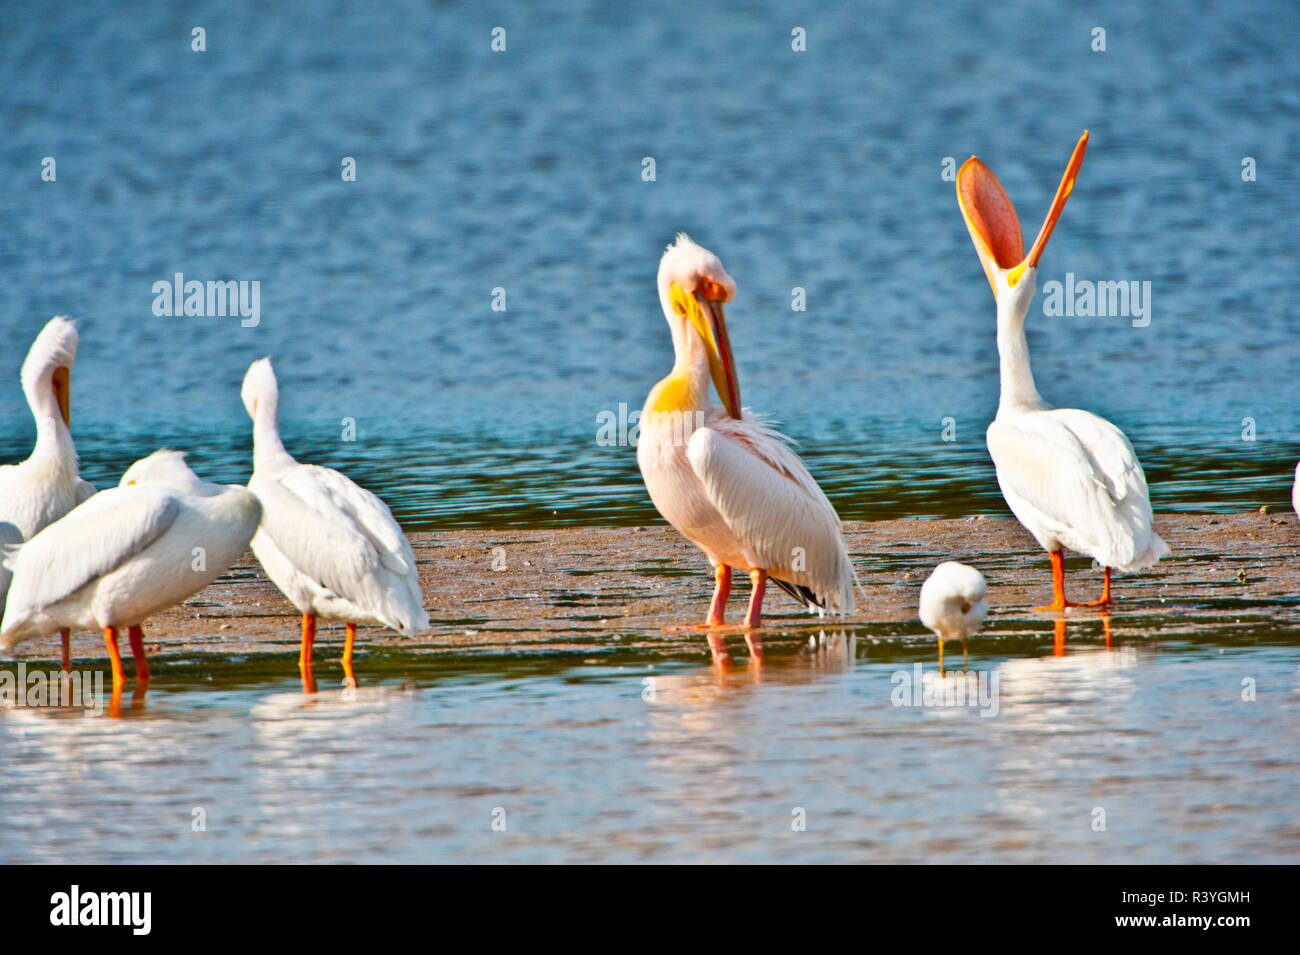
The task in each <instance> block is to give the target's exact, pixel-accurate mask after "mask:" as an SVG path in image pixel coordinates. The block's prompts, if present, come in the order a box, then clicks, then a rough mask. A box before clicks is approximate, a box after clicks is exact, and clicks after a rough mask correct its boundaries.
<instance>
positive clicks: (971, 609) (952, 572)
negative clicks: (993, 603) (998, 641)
mask: <svg viewBox="0 0 1300 955" xmlns="http://www.w3.org/2000/svg"><path fill="white" fill-rule="evenodd" d="M986 589H987V587H986V584H985V582H984V575H983V574H981V573H980V572H979V571H978V570H976V569H975V568H974V567H970V566H968V565H966V564H960V563H958V562H957V561H955V560H945V561H944V562H943V563H941V564H939V566H937V567H935V569H934V570H933V571H932V572H931V574H930V576H929V577H927V578H926V581H925V583H924V584H922V585H921V603H920V614H921V622H922V623H923V624H925V625H926V626H927V627H929V628H930V629H931V630H933V631H934V632H935V634H936V635H938V637H939V639H940V640H965V639H966V638H967V637H968V636H970V635H971V634H972V633H974V632H975V631H976V630H978V629H979V627H980V624H981V623H983V622H984V617H985V616H986V615H987V614H988V612H989V605H988V603H987V602H985V600H984V595H985V592H986Z"/></svg>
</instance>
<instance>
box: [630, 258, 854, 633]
mask: <svg viewBox="0 0 1300 955" xmlns="http://www.w3.org/2000/svg"><path fill="white" fill-rule="evenodd" d="M658 282H659V301H660V304H661V305H662V306H663V311H664V317H665V318H667V320H668V327H669V329H670V330H671V332H672V337H673V350H674V352H675V354H676V361H675V363H674V365H673V370H672V373H671V374H669V375H668V377H667V378H664V379H663V380H662V381H660V382H659V383H658V384H657V385H655V386H654V388H653V389H651V391H650V395H649V397H648V398H646V403H645V408H644V410H643V411H642V414H641V432H640V438H639V440H638V442H637V462H638V463H639V464H640V466H641V475H642V477H643V478H644V479H645V485H646V489H647V490H648V491H649V492H650V499H651V500H652V501H653V502H654V505H655V507H656V508H658V510H659V513H660V514H662V515H663V516H664V518H665V519H666V520H667V521H668V523H670V524H672V525H673V526H674V527H675V528H677V530H679V531H681V533H682V534H683V535H684V536H685V537H686V538H687V539H688V540H690V541H691V542H692V543H694V544H695V545H696V546H697V547H699V548H700V550H702V551H704V554H705V556H706V557H707V558H708V560H709V563H710V564H711V565H712V566H713V569H714V574H715V579H716V582H717V584H716V588H715V590H714V593H713V603H712V605H711V607H710V609H709V615H708V619H707V620H706V621H705V624H704V625H703V627H701V629H706V628H713V627H721V626H722V625H723V624H724V615H725V611H726V605H727V597H728V595H729V594H730V591H731V572H732V569H733V568H734V569H737V570H740V571H743V572H744V573H747V574H749V577H750V580H751V581H752V583H753V590H752V592H751V594H750V600H749V610H748V612H747V613H746V615H745V624H744V625H745V628H746V629H747V630H749V629H754V628H757V627H759V626H761V625H762V609H763V594H764V590H765V588H766V583H767V581H768V580H769V579H771V580H772V581H774V582H775V583H776V584H777V585H778V586H780V587H781V588H782V589H783V590H785V591H786V592H787V593H789V594H790V595H791V596H792V597H794V598H795V600H797V601H799V603H801V604H803V605H804V606H805V607H807V608H808V609H809V610H817V611H831V612H836V613H841V614H844V613H851V612H852V610H853V587H854V584H855V583H856V576H855V574H854V572H853V565H852V563H851V562H850V561H849V552H848V548H846V547H845V545H844V538H843V535H842V533H841V529H840V521H839V517H838V516H837V515H836V513H835V509H834V508H833V507H832V506H831V503H830V501H828V500H827V499H826V495H825V494H823V493H822V490H821V488H820V487H818V486H817V482H816V481H814V480H813V477H812V475H811V474H809V473H808V469H807V468H806V467H805V466H804V464H803V462H802V461H800V460H799V458H798V457H797V456H796V455H795V454H794V452H793V451H791V450H790V448H789V446H788V445H787V443H786V441H785V439H784V438H783V437H782V436H781V435H780V434H778V433H777V432H776V431H775V430H773V429H771V428H769V427H767V426H766V425H764V424H763V423H762V422H761V421H760V420H759V419H757V418H755V417H754V416H753V415H752V414H751V413H749V412H748V411H747V410H742V408H741V404H740V385H739V383H738V381H737V376H736V365H735V360H734V359H733V357H732V353H731V343H730V341H729V339H728V337H727V326H726V321H725V317H724V315H723V304H724V303H725V302H728V301H730V300H731V298H732V296H733V295H734V294H735V292H736V283H735V282H733V281H732V279H731V276H729V275H728V274H727V272H726V270H725V269H723V267H722V263H721V262H720V261H718V257H717V256H716V255H714V254H713V253H712V252H710V251H709V250H708V249H705V248H703V247H702V246H699V245H696V244H695V243H694V242H692V241H691V240H690V238H688V237H687V236H685V235H679V236H678V237H677V242H676V244H675V245H671V246H669V247H668V250H667V251H666V252H664V255H663V258H662V259H661V260H660V262H659V277H658ZM710 381H712V383H713V386H714V387H715V388H716V389H717V392H718V396H719V397H720V398H721V399H722V406H721V407H719V406H718V405H716V404H714V402H713V398H712V395H711V394H710V390H709V382H710ZM754 646H755V644H754V643H753V642H751V648H752V647H754Z"/></svg>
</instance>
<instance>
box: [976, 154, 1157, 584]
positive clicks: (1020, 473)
mask: <svg viewBox="0 0 1300 955" xmlns="http://www.w3.org/2000/svg"><path fill="white" fill-rule="evenodd" d="M1087 146H1088V133H1087V132H1086V131H1085V132H1084V134H1083V136H1081V137H1080V138H1079V142H1078V145H1076V146H1075V147H1074V155H1073V156H1072V157H1071V158H1070V164H1069V166H1067V167H1066V170H1065V176H1064V177H1063V178H1062V179H1061V185H1060V187H1059V188H1058V189H1057V190H1056V198H1055V199H1054V200H1053V201H1052V206H1051V209H1050V210H1048V213H1047V219H1046V220H1045V221H1044V222H1043V227H1042V229H1040V230H1039V233H1038V238H1037V239H1035V240H1034V244H1033V247H1032V248H1030V250H1029V254H1028V255H1025V254H1024V239H1023V237H1022V236H1021V232H1020V220H1019V218H1017V216H1016V211H1015V209H1014V208H1013V207H1012V205H1011V199H1010V198H1009V197H1008V196H1007V193H1006V190H1005V189H1003V188H1002V184H1001V183H1000V182H998V179H997V177H996V176H994V175H993V173H992V172H991V171H990V170H989V168H988V167H987V166H985V165H984V164H983V163H982V162H980V161H979V160H978V159H977V158H975V157H974V156H972V157H971V158H970V159H968V160H966V163H965V164H964V165H963V166H962V167H961V170H960V171H959V172H958V173H957V201H958V203H959V204H960V206H961V211H962V214H963V215H964V216H965V218H966V227H967V228H968V229H969V230H970V236H971V240H972V241H973V242H974V243H975V251H976V252H977V253H978V254H979V258H980V262H981V264H983V266H984V274H985V275H986V276H987V277H988V280H989V284H990V285H991V286H992V287H993V295H994V297H995V298H996V299H997V312H998V355H999V357H1000V359H1001V378H1002V394H1001V398H1000V400H999V402H998V413H997V417H995V418H994V419H993V423H992V424H990V425H989V429H988V446H989V454H990V455H991V456H992V457H993V463H994V465H995V466H996V469H997V475H998V484H999V485H1000V486H1001V488H1002V496H1003V497H1005V498H1006V501H1007V504H1008V505H1009V506H1010V508H1011V513H1013V514H1015V516H1016V518H1017V519H1018V520H1019V521H1020V523H1021V524H1023V525H1024V526H1025V528H1026V529H1027V530H1028V531H1029V532H1030V533H1031V534H1033V535H1034V537H1035V538H1036V539H1037V540H1038V543H1039V544H1041V545H1042V546H1043V548H1044V549H1045V550H1046V551H1047V552H1048V555H1049V556H1050V558H1051V562H1052V602H1051V604H1049V605H1048V606H1046V607H1039V608H1037V609H1039V610H1064V609H1065V608H1066V607H1067V606H1072V604H1071V602H1070V601H1068V600H1066V598H1065V560H1064V554H1063V551H1064V549H1065V548H1067V547H1068V548H1069V549H1070V550H1074V551H1078V552H1079V553H1082V554H1087V555H1088V556H1090V557H1092V558H1093V559H1094V560H1095V561H1097V563H1099V564H1101V565H1102V567H1103V568H1105V583H1104V584H1103V589H1102V593H1101V597H1100V599H1098V600H1094V601H1092V602H1090V603H1088V604H1085V605H1084V606H1109V604H1110V602H1111V593H1110V574H1111V569H1112V568H1115V569H1118V570H1121V571H1133V570H1142V569H1144V568H1146V567H1150V566H1151V565H1152V564H1154V563H1155V562H1156V561H1157V560H1159V559H1160V558H1161V557H1163V556H1164V555H1165V554H1167V553H1169V546H1168V545H1167V544H1166V543H1165V542H1164V541H1163V540H1161V539H1160V537H1159V536H1158V535H1157V534H1156V533H1155V531H1154V530H1153V529H1152V527H1151V523H1152V516H1151V499H1150V496H1149V494H1148V492H1147V480H1146V475H1145V474H1144V473H1143V472H1142V465H1141V464H1140V463H1138V459H1137V455H1136V454H1135V453H1134V451H1133V445H1131V444H1130V443H1129V440H1128V438H1126V437H1125V436H1124V432H1122V431H1120V430H1119V428H1117V427H1115V426H1114V425H1113V424H1111V423H1110V422H1109V421H1107V420H1106V419H1104V418H1100V417H1098V416H1097V415H1095V414H1092V413H1091V412H1088V411H1079V410H1077V409H1074V408H1052V407H1050V406H1049V405H1048V404H1047V403H1046V402H1045V401H1043V399H1042V398H1041V397H1040V396H1039V394H1038V389H1037V388H1036V387H1035V386H1034V376H1033V373H1032V372H1031V371H1030V369H1029V344H1028V341H1027V340H1026V338H1025V316H1026V314H1027V313H1028V311H1029V303H1030V302H1031V301H1032V300H1033V297H1034V291H1035V288H1036V287H1037V275H1038V260H1039V257H1040V256H1041V255H1042V254H1043V249H1044V248H1045V247H1046V245H1047V240H1048V238H1049V237H1050V236H1051V234H1052V229H1053V228H1055V226H1056V221H1057V219H1059V218H1060V215H1061V210H1062V209H1064V208H1065V202H1066V200H1067V199H1068V198H1069V196H1070V193H1071V191H1072V190H1073V189H1074V181H1075V178H1076V177H1077V176H1078V174H1079V167H1080V166H1081V165H1082V164H1083V154H1084V151H1085V150H1086V149H1087Z"/></svg>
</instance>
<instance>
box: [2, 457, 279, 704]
mask: <svg viewBox="0 0 1300 955" xmlns="http://www.w3.org/2000/svg"><path fill="white" fill-rule="evenodd" d="M260 513H261V508H260V507H259V506H258V503H257V499H256V498H255V497H253V495H252V494H250V493H249V492H248V491H247V490H246V489H245V488H242V487H233V486H228V485H223V484H210V483H208V482H206V481H201V480H199V478H198V477H197V476H196V475H195V474H194V472H193V471H191V470H190V468H189V466H188V465H186V463H185V456H184V455H183V454H181V453H180V452H178V451H166V450H163V451H155V452H154V453H153V454H151V455H149V457H147V458H142V459H141V460H139V461H136V462H135V463H134V464H132V465H131V467H130V468H128V469H127V472H126V474H124V475H123V476H122V483H121V484H120V485H119V486H118V487H115V488H111V489H109V490H107V491H102V492H100V493H99V494H96V495H95V496H94V497H93V498H91V499H90V500H89V501H87V502H86V503H85V504H83V505H81V506H80V507H78V508H76V509H75V510H73V511H72V512H71V513H69V514H68V515H67V516H66V517H63V518H61V519H60V520H58V521H55V522H54V523H53V524H51V525H49V526H48V527H46V528H45V529H44V530H43V531H41V532H40V533H38V534H36V536H34V537H33V538H32V539H31V540H29V541H27V542H26V543H25V544H20V545H18V546H17V548H16V550H17V553H16V554H14V553H12V552H11V553H10V554H9V555H8V556H7V558H6V562H7V563H8V564H9V566H10V568H11V569H12V570H13V583H12V585H11V587H10V588H9V601H8V604H7V606H6V607H5V612H4V620H3V623H0V646H3V647H6V648H8V647H12V646H14V645H15V644H17V643H20V642H22V641H23V640H30V639H32V638H34V637H40V636H44V635H46V634H48V633H53V632H54V631H55V630H59V629H65V628H69V627H72V628H86V629H102V630H103V631H104V642H105V644H106V645H107V647H108V654H109V661H110V663H111V665H112V669H113V689H114V691H117V690H120V689H121V687H122V684H123V683H124V682H125V676H124V675H123V672H122V659H121V656H120V655H119V653H118V649H117V637H118V631H119V630H121V629H123V628H126V629H127V631H128V635H129V638H130V642H131V653H132V655H133V656H134V657H135V663H136V678H137V680H139V681H140V682H142V683H143V682H145V681H147V680H148V679H149V664H148V661H147V660H146V659H145V653H144V631H143V629H142V627H141V624H142V623H143V622H144V620H145V619H146V618H147V617H151V616H153V615H154V614H156V613H158V612H159V611H162V610H166V609H167V608H168V607H172V606H174V605H176V604H178V603H180V602H181V601H183V600H186V599H188V598H190V597H192V596H193V595H194V594H196V593H198V592H199V591H200V590H202V589H203V588H204V587H206V586H207V585H208V584H209V583H211V582H212V581H213V580H216V579H217V578H218V577H220V576H221V575H222V574H224V573H225V572H226V570H227V569H229V567H230V565H231V564H233V563H234V562H235V561H236V560H237V559H239V557H240V555H241V554H243V553H244V551H245V549H246V548H247V547H248V542H249V540H250V539H251V538H252V536H253V531H255V530H256V529H257V521H258V517H259V516H260Z"/></svg>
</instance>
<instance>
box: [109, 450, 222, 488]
mask: <svg viewBox="0 0 1300 955" xmlns="http://www.w3.org/2000/svg"><path fill="white" fill-rule="evenodd" d="M132 484H161V485H163V486H164V487H169V488H174V489H175V490H178V491H192V490H195V489H197V488H199V487H201V486H202V484H203V482H202V481H200V480H199V476H198V475H197V474H195V473H194V472H193V471H191V470H190V466H189V465H188V464H186V463H185V452H184V451H171V450H168V449H167V448H162V449H160V450H158V451H155V452H154V453H153V454H151V455H149V456H148V457H147V458H141V459H140V460H139V461H136V462H135V463H134V464H132V465H131V466H130V467H129V468H127V469H126V473H125V474H123V475H122V480H121V481H120V482H119V486H120V487H129V486H131V485H132Z"/></svg>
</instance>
